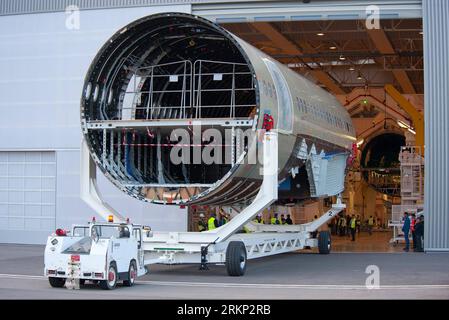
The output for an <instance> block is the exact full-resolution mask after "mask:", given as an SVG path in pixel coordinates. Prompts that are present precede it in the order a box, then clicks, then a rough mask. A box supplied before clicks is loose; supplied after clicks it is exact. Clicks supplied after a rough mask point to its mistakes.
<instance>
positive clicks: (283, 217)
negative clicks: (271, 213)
mask: <svg viewBox="0 0 449 320" xmlns="http://www.w3.org/2000/svg"><path fill="white" fill-rule="evenodd" d="M281 224H286V222H285V216H284V215H283V214H281Z"/></svg>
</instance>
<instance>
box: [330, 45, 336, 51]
mask: <svg viewBox="0 0 449 320" xmlns="http://www.w3.org/2000/svg"><path fill="white" fill-rule="evenodd" d="M329 49H330V50H337V47H336V46H330V47H329Z"/></svg>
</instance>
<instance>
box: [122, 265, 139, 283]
mask: <svg viewBox="0 0 449 320" xmlns="http://www.w3.org/2000/svg"><path fill="white" fill-rule="evenodd" d="M136 278H137V266H136V262H135V261H134V260H132V261H131V262H130V263H129V269H128V280H123V285H125V286H127V287H132V286H133V285H134V282H136Z"/></svg>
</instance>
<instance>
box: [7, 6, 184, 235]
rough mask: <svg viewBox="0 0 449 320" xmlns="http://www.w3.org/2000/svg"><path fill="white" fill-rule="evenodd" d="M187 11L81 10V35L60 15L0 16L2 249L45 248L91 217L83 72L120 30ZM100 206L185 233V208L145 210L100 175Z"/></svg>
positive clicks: (159, 8) (158, 8) (163, 8)
mask: <svg viewBox="0 0 449 320" xmlns="http://www.w3.org/2000/svg"><path fill="white" fill-rule="evenodd" d="M163 11H180V12H187V13H189V12H190V11H191V7H190V5H175V6H170V7H168V6H153V7H140V8H122V9H108V10H85V11H81V12H80V28H79V30H69V29H68V28H67V27H66V19H67V16H66V14H65V12H53V13H38V14H24V15H8V16H1V17H0V92H1V99H0V112H1V116H0V137H1V139H0V243H29V244H32V243H33V244H34V243H45V241H46V238H47V236H48V235H49V233H50V232H53V231H54V230H55V228H56V227H64V228H69V227H70V226H71V225H72V224H75V223H85V222H86V221H87V220H90V219H91V217H92V216H93V215H94V213H93V211H92V210H91V209H90V208H89V207H88V206H87V205H86V204H84V203H83V202H82V200H81V199H80V184H79V172H80V160H79V159H80V153H79V148H80V143H81V129H80V123H79V121H80V116H79V108H80V106H79V103H80V97H81V92H82V86H83V81H84V76H85V73H86V71H87V69H88V67H89V65H90V62H91V61H92V59H93V57H94V56H95V54H96V53H97V51H98V50H99V49H100V47H101V46H102V45H103V44H104V42H106V40H107V39H108V38H109V37H110V36H111V35H112V34H114V33H115V32H116V31H117V30H119V29H120V28H121V27H122V26H124V25H126V24H128V23H129V22H131V21H134V20H136V19H138V18H140V17H143V16H146V15H149V14H153V13H157V12H163ZM99 175H100V177H99V186H100V190H101V192H102V194H103V195H104V198H105V199H106V201H108V202H109V203H110V204H111V205H112V206H113V207H114V208H117V209H118V210H119V211H120V212H122V213H123V215H124V216H125V217H129V218H130V219H131V221H134V222H136V223H143V224H146V225H150V226H151V227H152V228H153V229H154V230H173V231H186V230H187V212H186V209H179V208H178V207H174V206H173V207H172V206H170V207H162V206H157V205H150V204H146V203H143V202H140V201H138V200H135V199H132V198H131V197H129V196H127V195H125V194H124V193H122V192H121V191H119V190H118V189H116V188H115V187H114V186H113V185H112V184H111V183H110V182H109V181H107V179H106V178H104V177H103V176H102V174H101V173H99Z"/></svg>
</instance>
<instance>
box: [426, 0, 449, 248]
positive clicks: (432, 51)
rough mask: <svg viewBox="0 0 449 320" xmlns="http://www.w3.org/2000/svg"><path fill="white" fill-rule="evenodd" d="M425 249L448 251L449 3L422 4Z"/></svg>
mask: <svg viewBox="0 0 449 320" xmlns="http://www.w3.org/2000/svg"><path fill="white" fill-rule="evenodd" d="M423 29H424V91H425V94H424V99H425V108H424V110H425V115H424V116H425V119H426V131H425V134H426V137H425V139H426V141H425V143H426V153H425V161H426V166H425V168H426V172H425V217H426V218H425V219H426V220H425V223H424V225H425V231H424V232H425V241H424V245H425V249H426V251H449V1H447V0H423Z"/></svg>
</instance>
